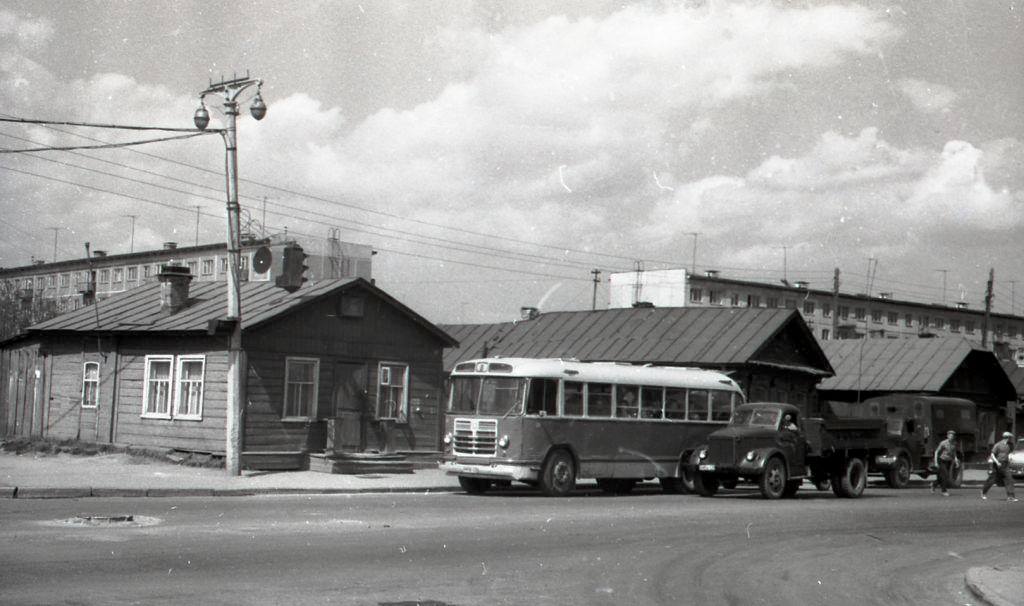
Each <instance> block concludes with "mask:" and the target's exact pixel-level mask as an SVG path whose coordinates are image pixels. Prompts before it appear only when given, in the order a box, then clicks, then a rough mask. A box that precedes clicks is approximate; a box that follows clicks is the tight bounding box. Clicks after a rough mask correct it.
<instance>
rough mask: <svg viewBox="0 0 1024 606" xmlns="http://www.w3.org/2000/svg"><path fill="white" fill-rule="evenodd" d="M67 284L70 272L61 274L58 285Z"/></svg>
mask: <svg viewBox="0 0 1024 606" xmlns="http://www.w3.org/2000/svg"><path fill="white" fill-rule="evenodd" d="M69 284H71V274H61V275H60V287H61V288H67V287H68V285H69Z"/></svg>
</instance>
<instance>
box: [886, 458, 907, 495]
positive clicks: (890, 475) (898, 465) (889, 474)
mask: <svg viewBox="0 0 1024 606" xmlns="http://www.w3.org/2000/svg"><path fill="white" fill-rule="evenodd" d="M885 481H886V482H887V483H888V484H889V486H890V487H892V488H906V487H907V484H909V483H910V461H908V460H907V458H906V457H898V458H897V459H896V462H895V463H894V464H893V467H892V469H890V470H888V471H886V472H885Z"/></svg>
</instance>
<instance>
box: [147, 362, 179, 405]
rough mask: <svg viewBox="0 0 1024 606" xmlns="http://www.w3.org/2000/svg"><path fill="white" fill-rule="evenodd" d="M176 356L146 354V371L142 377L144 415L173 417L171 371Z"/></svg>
mask: <svg viewBox="0 0 1024 606" xmlns="http://www.w3.org/2000/svg"><path fill="white" fill-rule="evenodd" d="M173 368H174V356H167V355H156V356H146V372H145V375H144V376H143V379H142V384H143V392H142V416H143V417H149V418H154V419H170V418H171V391H172V386H173V383H172V381H171V372H172V370H173Z"/></svg>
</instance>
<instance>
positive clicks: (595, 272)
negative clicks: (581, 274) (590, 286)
mask: <svg viewBox="0 0 1024 606" xmlns="http://www.w3.org/2000/svg"><path fill="white" fill-rule="evenodd" d="M590 273H591V274H592V275H593V276H594V280H593V282H594V294H593V296H592V297H591V298H590V310H591V311H597V285H598V284H600V283H601V270H600V269H592V270H590Z"/></svg>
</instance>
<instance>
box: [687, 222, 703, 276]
mask: <svg viewBox="0 0 1024 606" xmlns="http://www.w3.org/2000/svg"><path fill="white" fill-rule="evenodd" d="M686 235H688V236H693V256H692V257H691V258H690V275H691V276H693V275H696V274H697V236H699V235H700V232H697V231H690V232H686Z"/></svg>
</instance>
